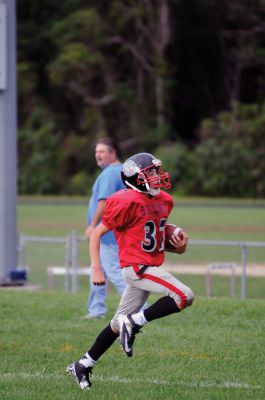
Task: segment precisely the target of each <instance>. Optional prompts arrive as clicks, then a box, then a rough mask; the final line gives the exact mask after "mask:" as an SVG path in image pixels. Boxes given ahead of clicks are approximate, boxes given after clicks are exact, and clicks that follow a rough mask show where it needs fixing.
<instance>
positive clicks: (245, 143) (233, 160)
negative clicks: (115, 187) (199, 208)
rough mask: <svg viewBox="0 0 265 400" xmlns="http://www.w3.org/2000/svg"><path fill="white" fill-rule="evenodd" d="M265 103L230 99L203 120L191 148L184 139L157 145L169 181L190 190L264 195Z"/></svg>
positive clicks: (214, 194) (194, 191) (182, 189)
mask: <svg viewBox="0 0 265 400" xmlns="http://www.w3.org/2000/svg"><path fill="white" fill-rule="evenodd" d="M264 127H265V104H263V105H262V106H257V105H255V104H252V105H242V104H239V103H234V104H233V107H232V110H231V111H227V112H220V113H219V114H217V116H216V117H215V118H214V119H206V120H204V121H202V123H201V127H200V136H201V141H200V144H199V145H198V146H196V147H195V149H194V150H190V149H188V148H187V147H186V146H184V145H183V144H174V143H171V144H168V145H167V146H162V147H160V148H158V149H157V153H156V154H157V156H158V157H160V158H161V159H162V160H164V165H165V167H166V168H167V169H168V170H169V171H170V172H171V181H172V183H173V187H174V188H175V189H176V190H177V191H178V192H179V193H184V194H192V195H204V196H224V197H264V196H265V178H264V176H265V158H264V154H265V135H264Z"/></svg>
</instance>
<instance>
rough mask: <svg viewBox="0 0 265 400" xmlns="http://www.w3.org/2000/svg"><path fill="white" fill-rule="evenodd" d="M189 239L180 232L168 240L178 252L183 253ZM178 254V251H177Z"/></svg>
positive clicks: (183, 232) (184, 233)
mask: <svg viewBox="0 0 265 400" xmlns="http://www.w3.org/2000/svg"><path fill="white" fill-rule="evenodd" d="M188 240H189V237H188V235H187V234H186V232H185V231H183V230H181V231H179V232H178V233H177V235H175V234H173V235H171V239H169V243H170V244H172V246H174V247H175V248H176V249H178V250H181V249H182V250H183V252H184V251H185V250H186V246H187V244H188ZM178 253H179V251H178Z"/></svg>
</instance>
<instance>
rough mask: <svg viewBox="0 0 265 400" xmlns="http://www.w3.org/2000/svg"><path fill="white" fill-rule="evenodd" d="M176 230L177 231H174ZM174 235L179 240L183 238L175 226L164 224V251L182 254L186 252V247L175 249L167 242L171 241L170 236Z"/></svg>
mask: <svg viewBox="0 0 265 400" xmlns="http://www.w3.org/2000/svg"><path fill="white" fill-rule="evenodd" d="M176 229H177V231H176ZM175 231H176V232H175ZM174 234H175V235H176V234H177V235H178V236H179V237H180V238H181V239H182V238H183V235H182V232H181V230H179V228H178V227H177V225H175V224H166V227H165V251H169V252H170V253H177V254H182V253H184V252H185V250H186V245H184V246H182V247H179V248H176V247H175V246H173V245H172V244H171V243H170V242H169V240H170V239H171V236H172V235H174Z"/></svg>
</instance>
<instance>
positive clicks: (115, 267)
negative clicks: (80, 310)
mask: <svg viewBox="0 0 265 400" xmlns="http://www.w3.org/2000/svg"><path fill="white" fill-rule="evenodd" d="M100 261H101V267H102V269H103V272H104V275H105V278H106V279H108V280H109V281H110V282H111V283H112V284H113V285H114V286H115V288H116V290H117V292H118V293H119V294H122V293H123V291H124V289H125V287H126V283H125V282H124V280H123V277H122V272H121V267H120V261H119V258H118V246H117V245H116V244H105V243H100ZM107 290H108V285H107V284H105V285H104V286H96V285H94V284H93V283H92V281H91V276H90V293H89V298H88V303H87V309H88V313H89V314H90V315H91V316H92V317H99V316H104V315H105V314H106V311H107V307H106V305H105V299H106V296H107Z"/></svg>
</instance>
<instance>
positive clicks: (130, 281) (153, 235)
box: [67, 153, 194, 389]
mask: <svg viewBox="0 0 265 400" xmlns="http://www.w3.org/2000/svg"><path fill="white" fill-rule="evenodd" d="M121 175H122V180H123V182H124V184H125V186H126V189H124V190H120V191H119V192H116V193H115V194H113V195H111V196H110V197H109V198H108V199H107V202H106V207H105V210H104V214H103V217H102V222H101V223H100V224H99V225H98V226H97V228H96V229H95V230H94V231H93V233H92V235H91V239H90V255H91V265H92V280H93V283H94V284H95V285H105V276H104V273H103V271H102V268H101V264H100V256H99V248H100V238H101V236H102V235H104V234H105V233H107V232H109V231H110V230H113V231H114V234H115V237H116V240H117V243H118V246H119V258H120V265H121V268H122V273H123V277H124V279H125V281H126V283H127V287H126V289H125V291H124V293H123V295H122V297H121V300H120V304H119V306H118V308H117V310H116V313H115V315H114V316H113V318H112V320H111V321H110V324H109V325H107V326H106V327H105V328H104V329H103V330H102V331H101V333H100V334H99V335H98V336H97V338H96V340H95V342H94V344H93V345H92V346H91V347H90V349H89V350H88V351H87V352H86V353H85V354H84V355H83V356H82V358H81V359H80V360H78V361H76V362H74V363H72V364H70V365H69V366H68V367H67V372H68V374H69V375H72V376H74V377H75V379H76V382H77V384H78V386H79V387H80V388H81V389H89V388H90V387H91V381H90V375H91V373H92V369H93V367H94V366H95V364H96V362H97V361H98V359H99V358H100V357H101V356H102V354H103V353H105V351H106V350H107V349H108V348H109V347H110V346H111V345H112V344H113V343H114V341H115V340H116V339H117V338H118V337H119V339H120V343H121V346H122V349H123V351H124V352H125V353H126V355H127V356H128V357H131V356H132V355H133V344H134V339H135V335H136V334H137V333H138V332H139V331H140V328H141V327H142V326H144V325H145V324H147V323H148V322H151V321H153V320H155V319H157V318H161V317H165V316H167V315H170V314H172V313H177V312H180V311H181V310H183V309H184V308H186V307H187V306H190V305H191V304H192V302H193V300H194V295H193V292H192V290H191V289H190V288H189V287H187V286H186V285H184V284H183V283H182V282H180V281H179V280H178V279H176V278H175V277H174V276H173V275H171V274H170V273H169V272H167V271H165V270H164V269H162V268H160V265H161V264H162V263H163V261H164V249H165V226H166V223H167V219H168V217H169V214H170V212H171V210H172V207H173V198H172V196H171V195H169V194H168V193H166V192H165V191H164V190H161V189H169V188H170V187H171V184H170V178H169V174H168V173H167V172H164V171H163V170H162V166H161V161H160V160H158V159H157V158H155V157H154V156H153V155H152V154H149V153H138V154H136V155H134V156H132V157H130V158H129V159H128V160H126V161H125V163H124V164H123V166H122V172H121ZM171 242H172V243H174V246H175V247H176V249H178V248H183V247H184V248H185V246H186V245H187V242H188V236H187V234H186V233H185V232H184V231H183V230H181V235H176V236H172V239H171ZM151 292H154V293H160V294H161V295H162V297H160V298H159V299H158V300H157V301H156V302H155V303H154V304H152V305H150V306H149V307H148V308H146V309H142V306H143V305H144V304H145V302H146V300H147V298H148V296H149V295H150V293H151Z"/></svg>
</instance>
